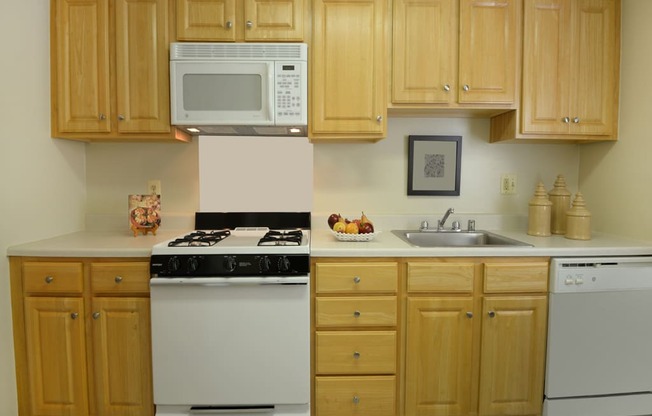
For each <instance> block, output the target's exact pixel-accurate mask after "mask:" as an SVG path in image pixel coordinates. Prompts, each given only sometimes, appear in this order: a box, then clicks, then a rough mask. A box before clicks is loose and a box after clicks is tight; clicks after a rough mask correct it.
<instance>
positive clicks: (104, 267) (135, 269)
mask: <svg viewBox="0 0 652 416" xmlns="http://www.w3.org/2000/svg"><path fill="white" fill-rule="evenodd" d="M91 288H92V289H93V292H94V293H104V292H115V293H149V263H147V262H125V263H92V264H91Z"/></svg>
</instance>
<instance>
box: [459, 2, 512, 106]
mask: <svg viewBox="0 0 652 416" xmlns="http://www.w3.org/2000/svg"><path fill="white" fill-rule="evenodd" d="M519 8H520V3H519V2H518V1H517V0H501V1H493V2H487V1H479V0H461V2H460V30H459V33H460V46H459V51H460V53H459V56H460V63H459V85H458V91H459V99H458V100H459V102H460V103H507V104H508V103H513V102H514V98H515V91H516V47H517V46H516V41H517V30H518V23H519V21H518V20H517V18H518V16H519V13H520V10H519Z"/></svg>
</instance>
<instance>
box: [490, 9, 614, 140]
mask: <svg viewBox="0 0 652 416" xmlns="http://www.w3.org/2000/svg"><path fill="white" fill-rule="evenodd" d="M524 4H525V9H524V35H523V36H524V40H523V43H524V45H523V49H524V51H527V52H526V53H524V55H523V85H522V89H523V97H522V102H521V105H520V110H518V111H516V112H510V113H506V114H503V115H499V116H497V117H495V118H494V119H493V120H492V127H491V140H492V141H501V140H509V139H524V140H535V139H539V141H545V140H548V141H553V140H554V141H560V142H563V141H568V142H586V141H596V140H615V139H616V137H617V133H618V95H619V61H620V1H619V0H526V1H525V3H524Z"/></svg>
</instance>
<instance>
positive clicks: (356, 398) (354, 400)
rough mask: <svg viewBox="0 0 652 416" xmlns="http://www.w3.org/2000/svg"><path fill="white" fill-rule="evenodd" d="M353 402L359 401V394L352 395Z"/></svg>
mask: <svg viewBox="0 0 652 416" xmlns="http://www.w3.org/2000/svg"><path fill="white" fill-rule="evenodd" d="M353 403H355V404H358V403H360V397H359V396H353Z"/></svg>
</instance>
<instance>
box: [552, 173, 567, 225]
mask: <svg viewBox="0 0 652 416" xmlns="http://www.w3.org/2000/svg"><path fill="white" fill-rule="evenodd" d="M548 198H549V199H550V202H552V215H551V219H550V232H552V233H553V234H566V211H568V210H569V208H570V204H571V193H570V192H569V191H568V189H567V188H566V178H564V175H557V180H555V184H554V185H553V188H552V189H551V190H550V192H548Z"/></svg>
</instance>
